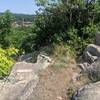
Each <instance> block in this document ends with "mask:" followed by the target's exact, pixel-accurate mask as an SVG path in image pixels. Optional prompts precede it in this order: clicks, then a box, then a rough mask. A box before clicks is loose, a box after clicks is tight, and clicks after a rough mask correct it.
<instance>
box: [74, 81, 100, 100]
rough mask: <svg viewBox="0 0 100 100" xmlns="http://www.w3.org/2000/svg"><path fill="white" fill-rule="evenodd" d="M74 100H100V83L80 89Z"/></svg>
mask: <svg viewBox="0 0 100 100" xmlns="http://www.w3.org/2000/svg"><path fill="white" fill-rule="evenodd" d="M72 100H100V82H97V83H91V84H89V85H86V86H84V87H82V88H80V89H79V90H78V91H77V92H76V93H75V94H74V96H73V97H72Z"/></svg>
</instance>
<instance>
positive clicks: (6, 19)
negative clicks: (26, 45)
mask: <svg viewBox="0 0 100 100" xmlns="http://www.w3.org/2000/svg"><path fill="white" fill-rule="evenodd" d="M13 19H14V18H13V16H12V15H11V13H10V12H9V11H8V10H7V11H6V12H5V14H4V15H2V16H0V45H1V46H2V47H3V48H6V47H8V46H9V45H10V41H9V39H8V36H9V34H10V33H11V25H12V21H13Z"/></svg>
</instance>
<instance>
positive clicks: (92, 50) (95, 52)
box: [83, 44, 100, 64]
mask: <svg viewBox="0 0 100 100" xmlns="http://www.w3.org/2000/svg"><path fill="white" fill-rule="evenodd" d="M99 57H100V46H98V45H95V44H90V45H89V46H87V48H86V49H85V51H84V52H83V61H84V62H88V63H90V64H91V63H93V62H95V61H96V60H97V59H98V58H99Z"/></svg>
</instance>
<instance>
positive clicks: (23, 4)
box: [0, 0, 38, 14]
mask: <svg viewBox="0 0 100 100" xmlns="http://www.w3.org/2000/svg"><path fill="white" fill-rule="evenodd" d="M37 9H38V7H37V6H36V4H35V0H0V12H5V11H6V10H10V11H11V12H12V13H22V14H35V12H36V10H37Z"/></svg>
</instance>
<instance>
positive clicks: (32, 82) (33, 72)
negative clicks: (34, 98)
mask: <svg viewBox="0 0 100 100" xmlns="http://www.w3.org/2000/svg"><path fill="white" fill-rule="evenodd" d="M50 63H51V59H50V58H49V57H47V56H44V55H39V56H38V58H37V62H36V63H34V64H33V63H26V62H18V63H16V64H15V66H14V67H13V69H12V71H11V74H10V75H9V77H8V78H7V79H6V80H5V81H1V82H0V89H1V90H0V100H27V98H28V97H29V96H30V94H31V93H32V92H33V91H34V88H35V87H36V86H37V83H38V82H39V76H38V73H39V72H40V71H41V70H43V69H45V68H47V67H48V65H49V64H50Z"/></svg>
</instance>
